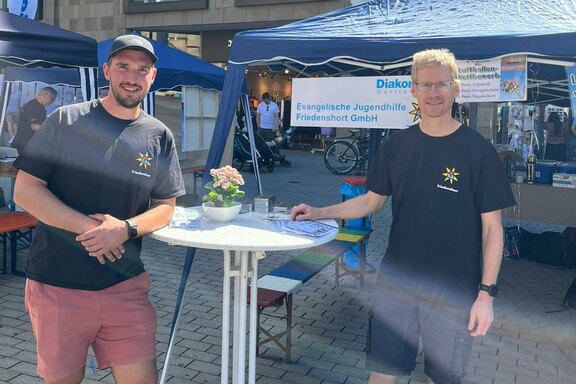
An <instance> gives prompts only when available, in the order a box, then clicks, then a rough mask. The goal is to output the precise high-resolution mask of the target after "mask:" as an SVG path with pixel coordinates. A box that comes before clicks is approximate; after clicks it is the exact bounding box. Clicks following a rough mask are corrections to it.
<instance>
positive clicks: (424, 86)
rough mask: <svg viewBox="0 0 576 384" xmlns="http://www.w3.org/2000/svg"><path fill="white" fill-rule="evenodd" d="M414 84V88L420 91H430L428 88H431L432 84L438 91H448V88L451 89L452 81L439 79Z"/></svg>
mask: <svg viewBox="0 0 576 384" xmlns="http://www.w3.org/2000/svg"><path fill="white" fill-rule="evenodd" d="M415 84H416V89H418V90H419V91H420V92H430V90H432V86H434V88H436V90H437V91H438V92H448V91H449V90H450V89H452V84H454V82H453V81H439V82H437V83H428V82H424V83H415Z"/></svg>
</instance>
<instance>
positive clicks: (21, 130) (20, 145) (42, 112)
mask: <svg viewBox="0 0 576 384" xmlns="http://www.w3.org/2000/svg"><path fill="white" fill-rule="evenodd" d="M45 119H46V108H44V106H43V105H42V104H40V102H39V101H38V100H36V99H32V100H30V101H29V102H27V103H26V104H25V105H24V106H23V107H22V111H21V112H20V118H19V119H18V130H17V131H16V137H14V140H13V141H12V144H11V145H12V147H13V148H16V149H17V150H18V151H19V152H20V151H22V150H23V149H24V147H25V146H26V144H27V143H28V141H29V140H30V138H31V137H32V136H33V135H34V130H33V129H32V128H31V125H32V124H42V122H43V121H44V120H45Z"/></svg>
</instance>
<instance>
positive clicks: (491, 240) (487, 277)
mask: <svg viewBox="0 0 576 384" xmlns="http://www.w3.org/2000/svg"><path fill="white" fill-rule="evenodd" d="M503 244H504V230H503V228H502V222H501V214H500V211H495V212H489V213H484V214H482V260H483V265H482V284H486V285H492V284H496V282H497V281H498V274H499V272H500V265H501V263H502V252H503V247H504V246H503Z"/></svg>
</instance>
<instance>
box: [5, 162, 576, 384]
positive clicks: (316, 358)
mask: <svg viewBox="0 0 576 384" xmlns="http://www.w3.org/2000/svg"><path fill="white" fill-rule="evenodd" d="M286 153H287V155H288V159H289V160H291V161H292V167H290V168H282V167H277V168H276V169H275V170H274V171H273V172H267V171H266V170H263V171H262V184H263V186H264V192H265V193H271V194H275V195H276V198H277V200H280V201H289V202H294V203H297V202H300V201H305V202H308V203H311V204H313V205H325V204H330V203H336V202H338V201H340V198H341V197H340V194H339V189H340V185H341V178H340V177H339V176H335V175H332V174H330V173H329V172H328V171H327V170H326V168H325V167H324V164H323V160H322V156H321V153H316V155H311V154H310V153H309V152H296V151H294V152H292V151H290V152H286ZM243 174H244V176H245V178H246V181H247V185H246V188H245V189H246V190H247V192H248V195H247V200H249V199H250V198H252V197H254V196H255V195H256V194H257V193H256V189H255V187H254V180H253V176H252V174H251V173H250V172H249V171H248V170H245V171H243ZM189 200H190V199H189ZM390 217H391V215H390V208H389V204H387V206H386V207H385V208H384V209H383V211H382V212H380V213H377V214H376V215H374V218H373V226H374V228H375V232H374V234H373V235H372V236H371V238H370V243H369V248H368V263H369V264H370V265H372V266H376V267H377V266H378V264H379V262H380V258H381V254H382V252H383V250H384V249H385V247H386V244H387V237H388V230H389V225H390ZM506 224H507V225H511V224H512V225H513V224H516V223H511V222H507V223H506ZM520 224H522V225H523V226H525V227H527V229H529V230H531V231H543V230H547V229H550V227H548V226H541V225H536V224H533V223H520ZM552 229H556V228H552ZM144 243H145V246H144V248H145V250H144V253H143V258H144V261H145V264H146V267H147V270H148V271H149V273H150V275H151V277H152V289H151V292H150V298H151V300H152V302H153V304H154V306H155V307H156V309H157V311H158V322H159V328H158V337H157V338H158V367H159V369H161V368H162V364H163V361H164V358H165V353H166V349H167V341H168V334H169V331H170V324H171V321H172V316H173V310H174V305H175V300H176V295H177V290H178V283H179V280H180V273H181V268H182V264H183V260H184V255H185V250H184V249H183V248H180V247H171V246H167V245H166V244H164V243H161V242H158V241H155V240H152V239H145V241H144ZM296 253H297V252H270V253H269V254H268V255H267V257H266V258H265V259H264V260H262V262H261V264H260V268H259V269H260V274H263V273H266V272H267V271H270V270H272V269H273V268H275V267H276V266H278V265H280V264H282V263H283V262H284V261H286V260H287V259H288V258H290V257H292V256H294V255H295V254H296ZM24 258H25V254H24V253H23V254H22V256H21V257H20V259H24ZM221 260H222V259H221V254H220V252H216V251H206V250H198V252H197V253H196V258H195V260H194V265H193V269H192V273H191V276H190V279H189V285H188V292H187V295H186V298H185V304H184V306H183V314H182V317H181V324H180V329H179V331H178V333H177V339H176V345H175V348H174V356H173V358H172V360H171V366H170V369H169V376H168V378H169V381H168V382H169V383H172V384H177V383H219V382H220V381H219V380H220V378H219V374H220V345H221V339H220V335H221V333H220V332H221V330H220V326H221V323H222V315H221V311H222V309H221V299H222V297H221V295H222V276H223V272H222V261H221ZM575 275H576V273H575V272H574V270H564V269H556V268H552V267H548V266H544V265H540V264H536V263H533V262H529V261H526V260H522V259H521V260H513V261H505V262H504V264H503V267H502V272H501V276H500V283H499V284H500V287H501V288H500V294H499V296H498V298H497V299H496V301H495V310H496V320H495V322H494V325H493V326H492V328H491V329H490V332H489V334H488V335H487V336H485V337H479V338H477V339H476V340H475V343H474V349H473V354H472V360H471V364H470V368H469V371H468V375H467V376H466V380H465V383H466V384H512V383H520V384H536V383H539V384H553V383H561V384H570V383H575V382H576V311H575V310H573V309H572V310H565V311H561V312H552V311H555V310H558V309H560V303H561V300H562V297H563V295H564V292H565V290H566V289H567V287H568V286H569V284H570V282H571V281H572V279H573V278H574V276H575ZM373 277H374V274H369V275H368V283H367V286H366V288H365V289H364V290H362V291H360V290H359V289H358V285H357V282H356V281H354V280H353V279H352V278H350V277H348V278H346V279H345V280H344V282H343V284H341V285H340V286H339V287H337V286H335V284H334V268H333V267H332V266H330V267H328V268H326V269H325V270H324V271H323V272H322V273H321V274H319V275H318V276H316V277H315V278H314V279H312V280H311V281H309V282H308V283H307V284H305V285H304V286H303V287H301V288H300V289H299V290H298V291H297V292H296V293H295V295H294V331H293V345H294V347H293V352H292V355H293V363H292V364H286V363H283V362H281V361H278V360H275V359H274V358H278V357H281V356H282V353H281V352H280V351H279V350H278V349H277V348H274V346H273V345H268V346H266V347H264V348H262V349H261V351H262V352H264V355H265V356H266V357H265V358H258V359H257V382H258V383H260V384H264V383H267V384H274V383H298V384H308V383H322V384H324V383H346V384H355V383H366V382H367V378H368V372H367V371H366V370H365V368H364V352H363V350H364V344H365V332H366V322H367V318H368V311H369V308H370V301H371V295H372V282H373ZM23 292H24V279H23V278H21V277H16V276H12V275H10V274H6V275H0V382H2V383H39V382H41V381H40V380H39V379H38V378H37V377H36V375H35V362H36V356H35V349H34V348H35V344H34V338H33V335H32V332H31V328H30V322H29V318H28V316H27V314H26V313H25V311H24V306H23ZM278 311H281V309H279V310H278ZM264 323H265V324H266V326H267V327H270V328H274V327H276V326H278V325H279V324H280V323H279V320H276V319H270V318H267V319H265V320H264ZM422 362H423V359H422V356H420V359H419V363H418V365H417V369H416V371H415V372H414V373H413V374H412V376H411V377H409V378H404V379H401V380H399V383H414V384H416V383H425V382H426V377H425V376H424V373H423V363H422ZM94 366H95V362H94V359H93V358H92V357H89V359H88V367H87V375H86V379H85V382H86V383H100V382H103V383H113V379H112V376H111V374H110V371H108V370H105V371H99V370H97V369H96V368H95V367H94ZM438 384H440V383H438Z"/></svg>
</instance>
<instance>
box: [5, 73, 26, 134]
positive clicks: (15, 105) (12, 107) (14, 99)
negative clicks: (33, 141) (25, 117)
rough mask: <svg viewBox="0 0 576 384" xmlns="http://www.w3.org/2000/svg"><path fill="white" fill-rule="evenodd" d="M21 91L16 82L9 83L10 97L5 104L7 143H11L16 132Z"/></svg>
mask: <svg viewBox="0 0 576 384" xmlns="http://www.w3.org/2000/svg"><path fill="white" fill-rule="evenodd" d="M21 100H22V92H21V91H20V86H19V85H18V84H16V83H12V84H11V85H10V99H9V100H8V105H7V106H6V126H7V128H8V135H9V137H8V144H11V143H12V141H13V140H14V137H15V136H16V132H18V120H19V119H20V104H21Z"/></svg>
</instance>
